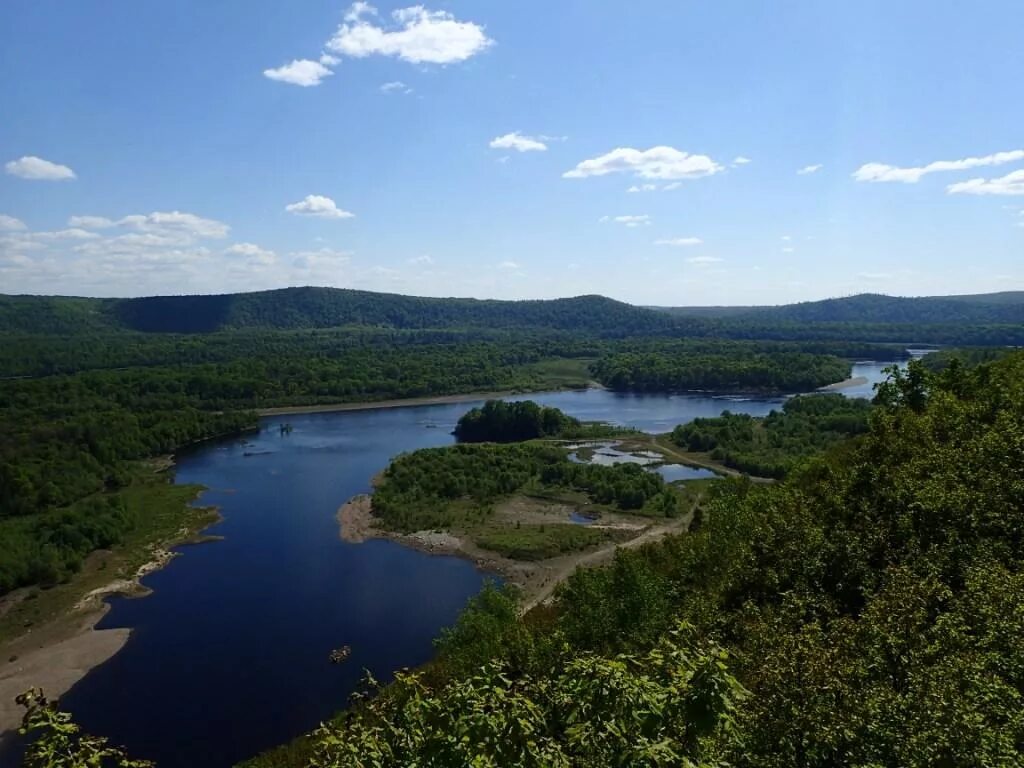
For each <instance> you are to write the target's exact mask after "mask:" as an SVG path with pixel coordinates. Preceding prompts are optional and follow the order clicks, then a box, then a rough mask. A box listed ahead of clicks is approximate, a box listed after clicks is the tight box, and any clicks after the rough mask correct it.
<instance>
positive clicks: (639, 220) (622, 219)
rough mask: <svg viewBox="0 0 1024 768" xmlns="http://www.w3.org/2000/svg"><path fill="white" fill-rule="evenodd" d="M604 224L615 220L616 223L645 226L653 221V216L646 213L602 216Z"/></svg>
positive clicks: (628, 225)
mask: <svg viewBox="0 0 1024 768" xmlns="http://www.w3.org/2000/svg"><path fill="white" fill-rule="evenodd" d="M598 221H599V222H601V223H602V224H603V223H605V222H609V221H613V222H615V223H616V224H625V225H626V226H627V227H643V226H647V225H648V224H650V223H651V217H650V216H648V215H647V214H646V213H641V214H637V215H630V216H602V217H601V218H600V219H598Z"/></svg>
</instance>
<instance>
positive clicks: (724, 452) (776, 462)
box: [672, 393, 871, 478]
mask: <svg viewBox="0 0 1024 768" xmlns="http://www.w3.org/2000/svg"><path fill="white" fill-rule="evenodd" d="M870 410H871V404H870V403H869V402H868V401H867V400H861V399H858V398H847V397H844V396H843V395H839V394H831V393H830V394H816V395H798V396H796V397H792V398H790V399H789V400H787V401H786V402H785V403H783V405H782V408H781V409H779V410H773V411H772V412H771V413H769V414H768V415H767V416H766V417H764V418H763V419H759V418H754V417H752V416H748V415H746V414H741V413H730V412H729V411H723V412H722V415H721V416H717V417H714V418H701V419H694V420H693V421H691V422H690V423H689V424H680V425H679V426H678V427H676V428H675V429H674V430H673V431H672V441H673V442H674V443H675V444H676V445H678V446H680V447H681V448H684V449H686V450H687V451H691V452H697V453H709V454H710V455H711V458H712V459H714V460H715V461H720V462H722V463H723V464H725V465H726V466H727V467H732V468H733V469H738V470H739V471H741V472H744V473H747V474H750V475H756V476H758V477H774V478H782V477H785V476H786V474H787V473H788V472H789V471H790V470H792V469H793V468H794V467H796V466H798V465H799V464H800V463H802V462H803V461H804V460H805V459H807V458H808V457H809V456H813V455H814V454H816V453H820V452H821V451H823V450H826V449H828V448H830V447H832V446H834V445H836V444H837V443H840V442H843V441H844V440H847V439H849V438H850V437H853V436H855V435H859V434H861V433H863V432H866V431H867V429H868V414H869V413H870Z"/></svg>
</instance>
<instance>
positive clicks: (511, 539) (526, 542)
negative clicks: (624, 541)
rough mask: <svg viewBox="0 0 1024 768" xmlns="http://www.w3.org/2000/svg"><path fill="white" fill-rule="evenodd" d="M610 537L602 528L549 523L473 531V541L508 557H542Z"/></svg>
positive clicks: (611, 535) (580, 548) (588, 545)
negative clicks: (474, 532)
mask: <svg viewBox="0 0 1024 768" xmlns="http://www.w3.org/2000/svg"><path fill="white" fill-rule="evenodd" d="M614 538H615V535H614V533H613V532H612V531H610V530H608V529H605V528H590V527H588V526H585V525H573V524H572V523H553V524H544V525H520V526H518V527H516V528H498V529H493V528H489V529H484V530H483V531H481V532H480V533H478V534H477V536H476V543H477V544H478V545H479V546H481V547H483V548H484V549H489V550H491V551H492V552H497V553H498V554H499V555H502V556H504V557H508V558H510V559H512V560H546V559H548V558H550V557H557V556H558V555H563V554H565V553H567V552H577V551H579V550H583V549H589V548H590V547H592V546H594V545H595V544H600V543H601V542H603V541H608V540H610V539H614Z"/></svg>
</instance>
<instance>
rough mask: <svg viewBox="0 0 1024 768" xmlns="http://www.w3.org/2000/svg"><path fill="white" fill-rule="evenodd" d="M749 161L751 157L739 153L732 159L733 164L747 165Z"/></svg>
mask: <svg viewBox="0 0 1024 768" xmlns="http://www.w3.org/2000/svg"><path fill="white" fill-rule="evenodd" d="M749 162H750V158H749V157H744V156H743V155H737V156H736V157H734V158H733V159H732V164H733V165H746V164H747V163H749Z"/></svg>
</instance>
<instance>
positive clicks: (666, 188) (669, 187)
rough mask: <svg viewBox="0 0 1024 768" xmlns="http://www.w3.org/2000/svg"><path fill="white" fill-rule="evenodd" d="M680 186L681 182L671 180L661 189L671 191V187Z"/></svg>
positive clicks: (677, 187)
mask: <svg viewBox="0 0 1024 768" xmlns="http://www.w3.org/2000/svg"><path fill="white" fill-rule="evenodd" d="M681 186H683V182H681V181H673V182H672V183H671V184H666V185H665V186H664V187H662V189H663V190H664V191H665V192H671V191H672V190H673V189H679V188H680V187H681Z"/></svg>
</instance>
